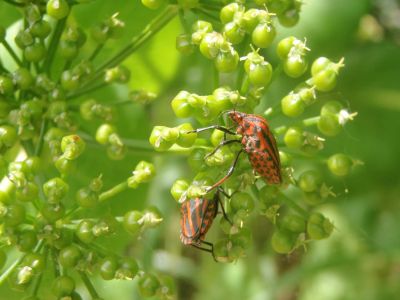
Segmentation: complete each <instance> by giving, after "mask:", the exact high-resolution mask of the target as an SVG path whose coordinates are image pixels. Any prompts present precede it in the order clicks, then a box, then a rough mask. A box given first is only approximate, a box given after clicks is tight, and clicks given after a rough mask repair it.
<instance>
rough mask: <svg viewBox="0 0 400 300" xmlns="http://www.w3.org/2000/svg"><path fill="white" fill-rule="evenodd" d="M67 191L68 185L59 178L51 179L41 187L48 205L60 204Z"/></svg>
mask: <svg viewBox="0 0 400 300" xmlns="http://www.w3.org/2000/svg"><path fill="white" fill-rule="evenodd" d="M68 190H69V186H68V184H67V183H66V182H65V181H64V180H62V179H61V178H59V177H55V178H52V179H50V180H49V181H47V182H46V183H45V184H44V185H43V192H44V194H45V196H46V197H47V200H48V201H49V203H58V202H60V201H61V199H62V198H64V197H65V196H66V195H67V193H68Z"/></svg>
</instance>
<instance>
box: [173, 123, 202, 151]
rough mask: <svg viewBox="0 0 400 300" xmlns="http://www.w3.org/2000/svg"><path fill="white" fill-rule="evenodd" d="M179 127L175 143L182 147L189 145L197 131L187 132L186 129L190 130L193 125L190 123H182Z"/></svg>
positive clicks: (192, 142)
mask: <svg viewBox="0 0 400 300" xmlns="http://www.w3.org/2000/svg"><path fill="white" fill-rule="evenodd" d="M177 128H178V129H179V137H178V139H177V140H176V143H177V144H178V145H179V146H181V147H184V148H189V147H191V146H192V145H193V144H194V142H195V141H196V139H197V133H196V132H192V133H187V132H188V131H192V130H193V127H192V124H190V123H183V124H181V125H179V126H178V127H177Z"/></svg>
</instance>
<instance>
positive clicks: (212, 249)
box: [200, 240, 218, 262]
mask: <svg viewBox="0 0 400 300" xmlns="http://www.w3.org/2000/svg"><path fill="white" fill-rule="evenodd" d="M200 242H201V243H203V244H206V245H208V246H210V248H211V249H209V251H208V252H210V253H211V254H212V257H213V258H214V261H215V262H218V260H217V258H216V257H215V254H214V244H213V243H210V242H207V241H203V240H200Z"/></svg>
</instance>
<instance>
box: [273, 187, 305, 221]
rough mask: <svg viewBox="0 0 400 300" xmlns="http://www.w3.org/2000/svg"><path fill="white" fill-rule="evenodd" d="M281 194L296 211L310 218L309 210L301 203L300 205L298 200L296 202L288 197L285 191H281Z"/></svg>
mask: <svg viewBox="0 0 400 300" xmlns="http://www.w3.org/2000/svg"><path fill="white" fill-rule="evenodd" d="M280 196H281V197H282V198H283V199H284V200H285V203H286V204H287V205H288V206H289V207H290V208H291V209H293V210H294V211H296V212H298V213H299V214H300V215H301V216H302V217H304V218H305V219H308V212H307V211H306V210H305V209H304V208H302V207H301V206H300V205H298V204H297V203H296V202H294V201H293V200H292V199H290V198H289V197H287V196H286V195H285V194H284V193H280Z"/></svg>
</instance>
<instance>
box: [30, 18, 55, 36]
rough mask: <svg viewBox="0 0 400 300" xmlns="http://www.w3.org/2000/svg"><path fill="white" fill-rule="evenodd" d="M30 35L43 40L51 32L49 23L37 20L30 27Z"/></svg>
mask: <svg viewBox="0 0 400 300" xmlns="http://www.w3.org/2000/svg"><path fill="white" fill-rule="evenodd" d="M30 32H31V34H32V35H33V36H35V37H38V38H40V39H45V38H46V37H47V36H48V35H49V34H50V32H51V26H50V23H49V22H47V21H45V20H39V21H38V22H36V23H35V24H33V25H32V27H31V30H30Z"/></svg>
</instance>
